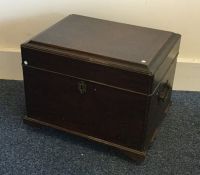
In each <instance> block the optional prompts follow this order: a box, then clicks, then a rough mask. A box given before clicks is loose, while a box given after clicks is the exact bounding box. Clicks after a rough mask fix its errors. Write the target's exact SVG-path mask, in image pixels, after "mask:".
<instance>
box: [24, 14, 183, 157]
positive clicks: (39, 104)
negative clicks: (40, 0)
mask: <svg viewBox="0 0 200 175" xmlns="http://www.w3.org/2000/svg"><path fill="white" fill-rule="evenodd" d="M179 45H180V35H178V34H175V33H172V32H167V31H161V30H156V29H150V28H144V27H138V26H133V25H128V24H121V23H116V22H110V21H105V20H100V19H95V18H90V17H84V16H79V15H70V16H68V17H66V18H64V19H63V20H61V21H60V22H58V23H57V24H55V25H54V26H52V27H50V28H48V29H47V30H45V31H44V32H42V33H40V34H39V35H37V36H36V37H34V38H32V39H31V40H30V41H28V42H26V43H24V44H22V45H21V51H22V65H23V74H24V87H25V96H26V107H27V116H26V117H25V118H24V121H27V122H29V123H38V124H41V125H46V126H49V127H53V128H56V129H59V130H63V131H66V132H69V133H72V134H75V135H79V136H81V137H85V138H87V139H91V140H94V141H97V142H100V143H103V144H107V145H110V146H112V147H115V148H118V149H120V150H122V151H124V152H125V153H127V154H129V155H131V156H132V157H134V158H139V159H144V158H145V155H146V151H147V149H148V146H149V145H150V144H151V142H152V138H153V137H154V135H155V133H156V131H157V129H158V127H159V125H160V123H161V121H162V119H163V117H164V114H165V112H166V111H167V109H168V106H169V104H170V98H171V91H172V85H173V79H174V72H175V67H176V58H177V55H178V52H179Z"/></svg>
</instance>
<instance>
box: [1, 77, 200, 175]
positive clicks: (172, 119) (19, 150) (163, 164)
mask: <svg viewBox="0 0 200 175" xmlns="http://www.w3.org/2000/svg"><path fill="white" fill-rule="evenodd" d="M172 100H173V105H172V107H171V109H170V111H169V113H168V115H167V116H166V118H165V120H164V122H163V124H162V127H161V130H160V132H159V135H158V137H157V139H156V140H155V142H154V144H153V146H152V147H151V149H150V150H149V152H148V156H147V158H146V160H145V161H144V162H143V163H142V164H141V165H137V164H135V162H133V161H130V160H129V159H128V158H126V156H123V155H122V154H120V153H119V152H117V151H115V150H113V149H110V148H109V147H106V146H102V145H99V144H96V143H94V142H90V141H87V140H85V139H81V138H79V137H75V136H72V135H69V134H65V133H63V132H60V131H56V130H54V129H49V128H34V127H31V126H28V125H26V124H23V122H22V117H23V116H24V115H25V105H24V91H23V83H22V81H6V80H1V81H0V175H5V174H6V175H33V174H35V175H40V174H41V175H44V174H45V175H46V174H47V175H64V174H65V175H68V174H69V175H75V174H80V175H81V174H96V175H99V174H109V175H111V174H116V175H117V174H121V175H123V174H130V175H134V174H137V175H141V174H147V175H157V174H158V175H165V174H169V175H175V174H176V175H179V174H180V175H185V174H194V175H199V174H200V93H199V92H181V91H174V92H173V96H172Z"/></svg>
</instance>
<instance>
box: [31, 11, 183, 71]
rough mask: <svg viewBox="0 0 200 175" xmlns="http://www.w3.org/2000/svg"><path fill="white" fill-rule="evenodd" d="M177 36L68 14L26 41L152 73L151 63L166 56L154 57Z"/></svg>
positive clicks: (174, 40) (159, 60) (154, 69)
mask: <svg viewBox="0 0 200 175" xmlns="http://www.w3.org/2000/svg"><path fill="white" fill-rule="evenodd" d="M179 38H180V36H179V35H178V34H174V33H172V32H167V31H162V30H156V29H150V28H145V27H139V26H134V25H128V24H122V23H117V22H111V21H106V20H101V19H96V18H91V17H85V16H80V15H69V16H68V17H66V18H64V19H63V20H61V21H59V22H58V23H56V24H55V25H53V26H52V27H50V28H48V29H47V30H45V31H43V32H42V33H40V34H38V35H37V36H35V37H34V38H32V39H31V40H30V42H29V44H32V45H40V46H45V47H49V48H54V49H55V48H57V49H61V50H66V51H68V52H69V51H70V52H72V53H73V52H74V53H77V52H78V53H80V52H82V53H85V54H89V56H91V59H93V56H94V59H96V61H97V62H99V60H101V59H102V57H104V60H103V62H107V60H109V59H111V61H112V63H113V64H118V65H119V64H122V65H124V67H126V68H127V67H128V69H129V70H132V71H138V72H143V73H146V74H153V73H154V72H155V71H156V69H157V67H156V66H155V65H159V64H160V63H162V62H163V59H164V58H165V57H166V56H163V57H159V59H156V57H157V56H158V55H160V53H162V51H163V50H165V52H166V49H165V46H168V45H169V44H171V45H173V44H174V43H175V42H176V41H177V40H178V39H179ZM169 51H170V48H169ZM98 56H99V57H98ZM105 58H107V60H106V59H105ZM154 63H155V64H154ZM122 68H123V66H122Z"/></svg>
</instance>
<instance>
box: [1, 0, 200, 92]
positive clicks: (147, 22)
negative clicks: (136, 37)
mask: <svg viewBox="0 0 200 175" xmlns="http://www.w3.org/2000/svg"><path fill="white" fill-rule="evenodd" d="M71 13H75V14H82V15H86V16H92V17H97V18H102V19H107V20H113V21H118V22H124V23H129V24H135V25H140V26H146V27H152V28H158V29H163V30H170V31H173V32H177V33H180V34H181V35H182V42H181V50H180V55H179V58H178V59H179V61H181V62H182V61H183V62H190V63H195V62H196V63H200V35H199V32H200V0H166V1H164V0H0V52H1V53H0V79H1V78H8V79H21V78H22V76H21V75H22V73H21V69H20V67H19V66H20V54H19V51H20V50H19V46H20V44H21V43H22V42H24V41H26V40H28V39H29V38H31V37H32V36H34V35H35V34H37V33H38V32H40V31H41V30H44V29H45V28H47V27H48V26H50V25H52V24H54V23H55V22H57V21H58V20H60V19H62V18H63V17H65V16H67V15H69V14H71ZM10 59H12V60H10ZM197 67H198V66H197ZM197 67H196V71H198V70H199V69H198V68H197ZM179 70H180V69H179ZM187 71H189V69H188V70H185V72H187ZM188 73H189V74H190V72H188ZM199 74H200V71H199ZM177 75H179V76H182V75H184V74H182V73H181V72H180V71H179V72H178V73H177ZM186 77H187V76H186ZM182 78H183V80H184V81H185V83H187V79H186V78H185V79H184V77H182ZM190 78H192V74H190ZM196 78H198V77H196ZM191 81H193V80H191ZM195 81H197V80H196V79H195ZM199 82H200V81H199ZM199 84H200V83H199ZM181 85H182V86H183V84H181ZM176 87H178V88H179V86H176ZM180 88H181V87H180ZM199 90H200V89H199Z"/></svg>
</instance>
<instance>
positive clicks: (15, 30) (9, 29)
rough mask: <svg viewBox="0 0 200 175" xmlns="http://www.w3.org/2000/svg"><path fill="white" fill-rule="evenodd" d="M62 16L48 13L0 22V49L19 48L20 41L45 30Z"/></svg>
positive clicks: (10, 49)
mask: <svg viewBox="0 0 200 175" xmlns="http://www.w3.org/2000/svg"><path fill="white" fill-rule="evenodd" d="M66 16H67V15H66ZM63 17H64V15H61V14H57V13H50V14H45V15H41V16H33V17H27V18H21V19H16V20H10V21H5V22H0V38H1V40H0V51H1V50H2V51H4V50H7V51H13V50H19V49H20V44H21V43H23V42H25V41H26V40H28V39H30V38H32V37H33V36H34V35H36V34H38V33H39V32H41V31H43V30H45V29H46V28H48V27H49V26H51V25H52V24H54V23H56V22H57V21H59V20H60V19H62V18H63Z"/></svg>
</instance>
